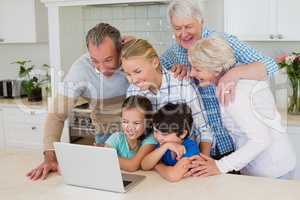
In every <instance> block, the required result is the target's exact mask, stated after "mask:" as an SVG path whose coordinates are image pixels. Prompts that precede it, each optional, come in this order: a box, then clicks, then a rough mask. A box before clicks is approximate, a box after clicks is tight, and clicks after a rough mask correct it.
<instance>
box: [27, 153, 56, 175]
mask: <svg viewBox="0 0 300 200" xmlns="http://www.w3.org/2000/svg"><path fill="white" fill-rule="evenodd" d="M50 172H59V168H58V163H57V160H56V156H55V152H54V151H46V152H45V158H44V161H43V162H42V163H41V164H40V165H39V166H38V167H36V168H34V169H32V170H31V171H30V172H29V173H27V174H26V176H27V177H28V178H29V179H31V180H33V181H35V180H38V179H40V178H41V179H42V180H45V179H46V178H47V176H48V174H49V173H50Z"/></svg>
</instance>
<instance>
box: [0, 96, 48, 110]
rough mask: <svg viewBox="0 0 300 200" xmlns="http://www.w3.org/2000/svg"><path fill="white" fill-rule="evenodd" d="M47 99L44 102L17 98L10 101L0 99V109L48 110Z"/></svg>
mask: <svg viewBox="0 0 300 200" xmlns="http://www.w3.org/2000/svg"><path fill="white" fill-rule="evenodd" d="M47 102H48V101H47V99H43V101H39V102H30V101H28V99H27V97H26V98H16V99H8V98H0V107H16V106H17V107H20V108H24V107H26V108H33V109H34V108H47V106H48V104H47Z"/></svg>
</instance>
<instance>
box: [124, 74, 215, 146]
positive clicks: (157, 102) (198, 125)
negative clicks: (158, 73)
mask: <svg viewBox="0 0 300 200" xmlns="http://www.w3.org/2000/svg"><path fill="white" fill-rule="evenodd" d="M162 72H163V79H162V84H161V87H160V90H159V91H158V92H157V93H156V94H154V93H153V92H151V91H149V90H141V89H140V88H138V87H137V86H135V85H133V84H131V85H130V86H129V88H128V90H127V97H128V96H132V95H141V96H144V97H147V98H148V99H149V100H150V101H151V103H152V106H153V109H154V111H157V110H158V109H159V108H161V107H162V106H164V105H165V104H167V103H186V104H187V105H189V106H190V108H191V110H192V115H193V121H194V122H193V127H192V131H191V135H190V137H191V138H192V139H193V140H196V141H197V142H198V143H199V142H200V141H202V142H203V141H206V142H209V143H212V134H211V132H210V128H209V126H208V122H207V119H206V118H205V117H206V114H205V113H204V109H203V102H202V98H201V96H200V93H199V91H198V88H197V86H196V85H195V84H194V83H193V82H192V81H190V80H182V81H180V80H177V79H176V78H174V77H173V75H171V74H170V72H169V71H167V70H165V69H162Z"/></svg>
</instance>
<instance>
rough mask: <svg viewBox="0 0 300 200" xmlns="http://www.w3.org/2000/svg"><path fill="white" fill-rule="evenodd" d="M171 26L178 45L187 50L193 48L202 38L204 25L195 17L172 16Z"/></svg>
mask: <svg viewBox="0 0 300 200" xmlns="http://www.w3.org/2000/svg"><path fill="white" fill-rule="evenodd" d="M171 24H172V27H173V29H174V33H175V38H176V41H177V43H178V44H179V45H180V46H182V47H183V48H185V49H189V48H190V47H192V46H193V44H194V43H195V42H196V41H197V40H199V39H201V37H202V23H200V22H199V20H198V19H196V18H194V17H176V16H172V18H171Z"/></svg>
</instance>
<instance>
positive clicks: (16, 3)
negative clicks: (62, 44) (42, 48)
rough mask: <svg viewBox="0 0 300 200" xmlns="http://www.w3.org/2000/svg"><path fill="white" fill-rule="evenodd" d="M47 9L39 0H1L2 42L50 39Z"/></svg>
mask: <svg viewBox="0 0 300 200" xmlns="http://www.w3.org/2000/svg"><path fill="white" fill-rule="evenodd" d="M47 38H48V22H47V9H46V8H45V6H44V5H43V4H42V3H41V2H40V1H39V0H22V1H20V0H0V44H1V43H36V42H47V41H48V39H47Z"/></svg>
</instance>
